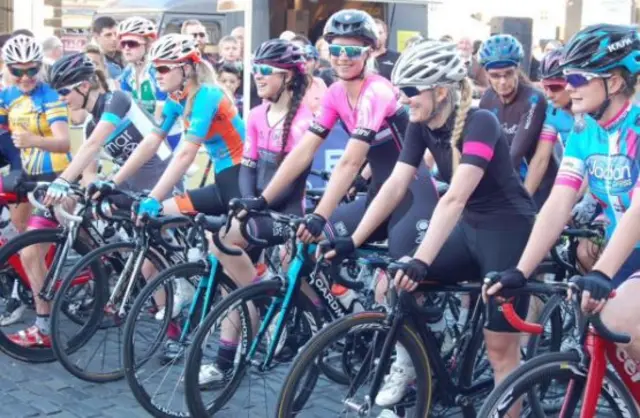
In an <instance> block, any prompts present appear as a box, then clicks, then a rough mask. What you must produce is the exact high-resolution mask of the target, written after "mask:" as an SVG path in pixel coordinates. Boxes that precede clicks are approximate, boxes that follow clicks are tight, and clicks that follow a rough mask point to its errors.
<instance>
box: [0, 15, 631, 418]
mask: <svg viewBox="0 0 640 418" xmlns="http://www.w3.org/2000/svg"><path fill="white" fill-rule="evenodd" d="M92 30H93V37H94V40H95V43H96V45H95V46H94V45H91V46H88V47H87V48H86V50H85V51H84V52H83V53H74V54H70V55H66V56H62V55H61V53H62V51H61V44H60V43H59V42H56V39H54V38H49V39H46V40H45V41H44V42H39V41H37V40H36V39H34V38H33V36H32V34H29V33H13V34H11V35H8V36H6V37H5V38H3V41H4V43H3V47H2V60H3V64H4V71H3V74H4V75H5V77H4V78H3V88H2V91H1V92H0V125H2V126H3V127H4V128H5V132H6V134H5V136H3V137H2V138H0V143H2V147H3V148H2V149H0V153H2V155H3V157H4V158H5V159H6V160H7V161H8V163H10V165H11V168H12V170H21V171H22V172H23V175H24V176H27V178H29V179H34V180H44V181H51V182H52V183H51V186H50V187H49V189H48V192H47V196H46V198H45V202H46V203H47V204H48V205H56V204H59V203H62V202H64V201H65V199H66V198H67V196H68V195H69V190H70V187H71V184H72V183H75V182H77V181H78V180H79V179H81V181H82V183H83V184H84V185H88V184H90V183H92V182H94V181H96V165H95V164H93V163H92V164H87V161H94V160H95V158H96V156H97V155H98V154H99V152H100V150H101V149H104V150H106V151H107V152H108V153H110V154H111V155H112V156H113V157H114V158H117V159H120V160H121V161H122V167H121V169H120V170H119V171H118V172H117V173H116V174H115V175H114V176H113V177H112V178H110V179H109V181H110V182H112V183H113V184H114V185H119V186H123V187H127V188H129V189H131V190H135V191H142V190H147V189H148V190H150V192H149V194H148V197H147V198H145V199H144V200H143V201H142V202H141V204H140V207H139V209H138V212H137V215H143V214H145V215H148V216H158V215H160V214H177V213H193V212H202V213H206V214H211V215H218V214H224V213H226V212H227V207H228V202H229V201H230V200H231V199H232V198H241V200H240V202H241V204H242V205H244V207H245V208H246V209H247V210H255V211H259V210H264V209H267V208H269V209H272V210H275V211H281V212H284V213H290V214H295V215H299V216H303V215H304V209H303V205H302V202H303V199H304V194H305V179H306V177H307V174H308V170H309V167H310V164H311V162H312V160H313V158H314V156H315V154H316V152H317V151H318V149H319V148H320V147H321V145H322V143H323V140H324V139H325V138H326V137H327V136H328V135H329V133H330V131H331V130H332V129H333V128H334V126H336V125H337V124H338V123H339V122H340V123H341V124H342V125H343V128H344V129H345V130H346V132H347V133H348V139H346V141H345V151H344V154H343V155H342V157H341V158H340V160H339V162H338V163H337V165H336V166H335V169H334V170H333V172H332V174H331V178H330V180H329V182H328V184H327V187H326V191H325V193H324V195H323V197H322V199H321V200H320V202H319V203H318V205H317V207H315V209H314V211H313V212H312V213H310V214H307V215H306V217H305V222H304V224H303V225H302V226H301V227H300V230H299V231H298V235H299V237H300V239H302V240H303V241H305V242H315V241H319V240H328V242H329V246H330V247H331V248H332V252H331V253H329V254H328V255H327V257H328V258H329V259H332V258H333V259H340V258H341V257H344V256H347V255H348V254H350V253H351V252H353V251H354V249H355V248H357V247H359V246H361V245H362V244H363V243H366V242H370V241H382V240H386V241H387V242H388V245H389V253H390V254H391V255H392V256H393V257H395V258H398V259H400V260H401V262H402V269H401V270H400V271H399V272H398V274H397V275H396V276H395V278H394V280H395V283H396V286H398V287H399V288H402V289H405V290H409V291H412V290H415V289H416V288H417V286H418V284H419V283H420V282H421V281H424V280H426V279H429V280H441V281H452V280H456V281H460V280H477V279H480V278H483V277H485V276H486V275H487V273H489V272H491V271H498V272H502V273H501V274H498V275H496V276H495V281H494V283H493V285H492V286H491V288H490V289H488V290H486V291H487V292H488V293H495V292H497V291H498V290H499V289H500V288H502V287H506V288H516V287H518V286H523V285H524V283H526V281H527V279H529V278H530V276H531V275H532V274H533V272H534V270H535V267H536V266H537V265H538V264H539V263H540V262H541V261H542V259H543V257H544V256H545V254H547V252H548V251H549V249H550V248H551V247H552V245H553V244H554V243H555V241H556V240H557V238H558V236H559V235H560V233H561V231H562V229H563V228H564V227H565V225H566V223H567V221H571V222H575V223H581V222H585V220H586V222H591V221H592V220H593V219H594V218H595V217H596V216H598V214H599V212H602V214H603V215H602V216H603V217H604V219H606V223H607V239H608V241H609V245H607V246H606V248H605V249H604V251H603V252H602V254H601V255H600V254H599V253H598V252H597V251H592V250H590V249H589V248H588V247H589V246H590V245H591V244H590V243H589V242H584V243H582V246H583V247H587V248H585V249H584V250H583V251H582V252H581V264H582V266H583V267H584V270H585V271H584V272H585V275H584V276H583V277H582V278H581V279H580V281H578V282H577V284H578V285H579V286H580V287H581V289H582V290H584V291H585V299H584V303H583V308H584V309H585V310H586V311H589V312H594V311H599V310H602V309H603V307H604V309H605V314H606V316H605V319H606V320H608V321H610V322H611V323H612V324H616V326H617V327H618V328H616V329H617V330H619V331H625V332H627V333H629V334H631V335H635V336H638V335H639V334H640V333H639V332H638V330H636V329H635V326H633V325H632V324H633V321H630V322H628V323H625V321H623V319H625V318H629V316H630V315H631V313H633V314H635V309H638V308H637V306H638V305H637V304H636V303H634V298H635V294H636V292H635V287H637V286H640V284H639V283H640V281H639V282H636V281H635V280H628V279H629V278H631V279H634V278H636V276H634V272H636V271H638V270H640V252H639V251H640V250H638V248H637V245H638V242H639V241H640V235H639V234H640V233H639V232H638V228H637V222H638V218H639V217H640V214H639V213H638V210H639V209H638V208H640V203H638V202H639V200H638V199H636V201H635V202H634V201H633V200H632V197H633V192H634V191H635V190H637V189H638V187H640V182H639V178H638V177H639V176H638V173H639V170H638V153H637V143H636V142H637V141H636V140H637V133H638V127H637V123H638V120H639V119H638V112H639V111H640V110H639V108H638V107H637V106H636V105H635V104H633V102H632V99H633V95H634V93H635V90H634V88H635V84H636V78H637V74H638V73H640V64H639V62H640V60H638V56H639V55H640V52H639V51H640V38H639V36H638V33H637V31H636V30H635V29H631V28H627V27H623V26H615V25H597V26H595V27H588V28H586V29H583V30H582V31H580V32H579V33H578V34H576V35H575V36H574V37H573V38H572V39H571V40H570V41H569V42H568V43H567V45H566V46H561V45H556V44H553V45H552V44H549V50H548V52H547V53H546V54H545V55H544V57H543V58H542V59H541V61H540V63H539V65H538V69H537V73H538V74H539V79H540V83H539V86H540V87H541V89H539V88H538V87H537V85H535V84H533V83H532V82H531V80H530V78H529V77H527V75H526V74H525V73H524V72H523V70H522V66H523V60H524V49H523V47H522V45H521V43H520V42H519V41H518V40H517V39H516V38H515V37H513V36H511V35H508V34H497V35H493V36H491V37H489V38H488V39H486V40H484V41H483V42H480V43H472V42H471V41H470V40H468V39H461V40H459V42H457V43H454V42H450V41H447V40H438V41H433V40H427V39H414V40H411V44H410V45H409V46H408V48H407V49H406V50H405V51H403V53H402V54H399V53H397V52H395V51H392V50H390V49H389V48H388V46H387V39H388V28H387V26H386V24H385V23H384V22H383V21H379V20H374V19H373V18H372V17H371V16H370V15H368V14H367V13H366V12H363V11H359V10H351V9H347V10H342V11H339V12H337V13H335V14H334V15H333V16H331V18H330V19H329V21H328V22H327V25H326V27H325V30H324V35H323V37H322V38H321V39H320V40H319V41H318V42H316V44H315V45H312V44H311V42H310V41H309V40H308V39H307V38H306V37H304V36H303V35H299V34H294V33H290V32H285V33H283V34H282V35H281V36H280V37H279V38H278V39H273V40H269V41H267V42H264V43H262V44H261V45H259V46H258V48H257V49H256V50H255V51H254V52H253V54H252V62H251V63H245V62H243V60H242V56H243V54H242V46H243V42H242V38H243V36H244V33H243V30H242V28H236V29H234V31H233V32H232V33H231V35H229V36H225V37H223V38H222V39H221V40H220V42H219V44H218V55H212V54H208V53H207V52H206V50H205V47H206V45H207V31H206V29H205V27H204V26H203V25H202V24H201V23H200V22H198V21H197V20H188V21H186V22H184V24H183V26H182V30H181V34H166V35H163V36H160V37H159V36H158V33H157V28H156V26H155V24H154V23H153V22H151V21H149V20H147V19H145V18H142V17H130V18H128V19H126V20H124V21H123V22H121V23H119V24H116V22H115V21H114V20H113V19H110V18H108V17H100V18H98V19H96V21H95V22H94V25H93V28H92ZM613 46H615V47H613ZM249 65H250V66H251V72H252V74H253V83H254V86H253V89H254V90H255V95H256V98H257V101H256V104H255V106H251V107H252V109H251V112H250V114H249V115H241V114H240V113H239V111H240V110H241V109H242V102H243V100H246V98H243V97H242V94H241V92H242V80H243V78H242V73H243V71H248V70H249V68H247V67H248V66H249ZM45 69H46V70H45ZM45 71H46V73H45ZM474 96H478V97H480V101H479V106H478V108H475V107H473V106H472V99H473V97H474ZM67 112H71V115H74V114H75V117H78V119H79V120H82V121H83V122H85V131H84V135H85V141H84V142H83V144H82V146H81V148H80V149H79V150H78V151H76V153H75V155H74V156H73V157H72V155H71V153H70V145H69V130H68V121H69V117H68V116H67ZM123 132H124V133H123ZM123 138H124V139H123ZM125 139H126V140H125ZM5 143H6V144H5ZM165 143H168V144H169V146H170V150H169V155H170V156H171V158H169V157H168V156H166V155H165V156H163V155H162V153H161V152H160V149H161V147H162V146H163V145H164V144H165ZM9 144H12V146H13V147H14V148H13V149H14V150H15V151H11V152H14V154H11V153H10V152H8V151H6V152H5V148H4V147H5V146H9ZM201 146H204V147H205V148H206V150H207V152H208V153H209V156H210V158H211V160H212V162H213V165H214V167H215V178H216V181H215V184H211V185H207V186H205V187H204V188H200V189H195V190H183V186H182V181H181V180H182V178H183V176H184V175H185V173H186V172H187V170H188V169H189V167H190V166H191V164H192V163H193V161H194V159H195V157H196V154H197V152H198V149H199V148H200V147H201ZM15 152H17V154H15ZM15 155H18V156H19V157H20V158H18V160H17V162H14V157H13V156H15ZM17 164H20V165H19V166H18V165H17ZM614 166H615V167H614ZM612 167H613V168H612ZM612 170H614V171H615V175H613V174H611V172H612ZM621 176H622V177H624V178H621ZM434 179H435V180H437V181H439V182H442V183H447V184H449V189H448V191H447V192H446V193H445V194H444V196H443V197H441V198H440V197H439V196H438V193H437V191H436V188H435V187H434V181H433V180H434ZM358 183H365V184H368V189H367V190H368V192H367V194H366V196H362V197H359V198H357V199H356V200H355V201H353V202H351V203H347V204H341V201H342V199H343V198H344V197H345V195H347V194H348V193H349V191H350V189H351V187H352V186H353V185H356V184H358ZM114 187H115V186H114ZM577 202H580V203H579V204H578V205H576V203H577ZM585 212H586V214H585ZM12 215H13V217H12V219H13V222H14V223H15V225H16V227H17V228H18V229H19V230H20V231H24V230H26V229H27V228H39V227H43V226H51V225H56V218H55V213H41V212H38V211H34V212H33V213H32V212H31V208H30V207H29V206H28V204H24V205H19V206H18V207H17V208H15V210H14V213H13V214H12ZM416 225H425V227H424V228H417V227H416ZM427 226H428V228H427ZM251 229H252V235H254V236H256V237H260V238H261V239H264V240H266V241H267V242H268V243H269V245H271V246H276V245H279V244H281V243H282V242H284V240H285V236H284V235H283V234H284V232H283V231H282V230H280V229H278V228H274V226H273V225H272V223H270V222H269V218H266V219H265V220H263V221H261V222H257V221H256V222H254V223H252V224H251ZM222 239H223V241H224V242H225V244H226V246H228V247H236V248H238V249H239V250H241V255H240V256H238V255H229V254H227V253H225V252H222V251H220V249H219V248H217V247H216V246H215V245H213V244H212V248H211V251H212V252H213V253H214V254H215V255H216V257H217V258H218V260H219V261H220V263H221V265H222V266H224V269H225V271H227V272H228V273H229V276H230V277H232V278H233V279H234V280H235V281H236V282H237V283H238V285H239V286H244V285H247V284H250V283H252V282H253V280H254V278H255V277H256V274H257V273H256V268H255V263H256V261H257V260H256V257H255V256H254V254H252V252H251V251H250V248H249V245H248V242H246V241H245V239H244V238H243V236H242V235H241V234H240V232H239V227H238V225H237V224H234V225H233V227H232V229H231V230H230V232H229V233H228V234H226V235H225V236H224V237H222ZM42 251H44V250H43V249H42V248H40V247H35V248H33V249H30V250H29V251H25V253H26V254H23V259H26V260H27V262H25V263H24V264H25V267H27V270H28V271H27V273H28V274H29V278H30V281H31V286H32V291H33V295H34V299H35V302H36V311H37V314H38V316H37V320H36V322H35V324H33V326H31V327H29V328H28V329H26V330H24V331H20V332H18V333H16V334H13V335H11V336H10V339H11V340H12V341H13V342H14V343H16V344H21V345H24V346H28V347H33V346H40V345H45V346H46V345H47V344H50V341H49V337H48V313H49V306H48V303H47V302H46V301H44V300H41V299H40V296H39V290H40V289H39V285H40V286H41V284H42V281H43V278H44V275H45V273H46V269H45V267H44V264H43V261H42V260H43V259H44V257H43V252H42ZM381 282H382V280H381ZM616 287H617V288H618V294H617V297H616V299H614V300H612V301H610V302H608V303H606V305H605V303H604V302H605V300H606V297H607V295H608V294H609V293H610V292H611V291H612V289H614V288H616ZM309 291H310V290H309ZM378 296H379V297H381V296H382V293H381V294H379V295H378ZM176 297H180V295H177V296H176ZM17 304H18V306H15V304H14V305H12V306H11V310H9V311H8V312H6V313H5V314H4V316H3V318H2V320H3V321H4V323H10V322H11V321H13V320H14V319H15V317H16V315H15V312H18V310H19V309H23V307H22V308H21V307H20V306H19V302H17ZM176 306H181V303H176ZM516 307H517V311H518V312H519V313H520V315H521V316H522V317H524V316H526V312H527V309H528V299H527V298H520V299H519V300H518V302H517V303H516ZM8 309H9V308H8ZM463 309H464V308H463ZM636 317H637V316H636ZM636 322H637V321H636ZM237 338H238V336H237V335H233V333H230V335H226V336H225V340H226V341H229V345H228V347H224V348H221V351H220V353H219V356H218V362H217V364H215V365H208V366H207V367H208V369H206V370H203V371H202V380H205V381H206V380H222V379H225V378H227V374H226V371H227V370H228V369H229V367H230V365H231V364H232V363H233V359H234V356H235V346H234V344H236V343H237ZM485 340H486V347H487V352H488V357H489V360H490V362H491V365H492V367H493V370H494V376H495V380H496V381H498V382H499V381H501V380H503V379H504V378H505V377H506V376H507V374H508V373H509V372H511V371H512V370H513V369H515V368H516V367H517V366H518V365H519V364H520V338H519V334H518V333H517V332H515V330H514V329H513V328H512V327H511V326H510V325H509V324H508V323H507V322H506V321H505V319H504V317H503V316H502V314H501V312H499V311H498V310H497V309H496V310H495V311H494V312H491V314H490V318H489V321H488V324H487V326H486V329H485ZM632 341H634V344H636V345H637V344H638V343H637V341H640V339H634V340H632ZM633 348H634V349H635V350H636V351H634V352H640V349H638V347H635V346H634V347H633ZM225 350H226V351H225ZM396 353H397V356H396V357H395V361H394V364H393V365H392V367H391V372H390V374H389V375H388V376H387V377H386V378H385V383H384V385H383V388H382V389H381V390H380V392H379V394H378V397H377V398H376V399H375V402H376V403H377V404H378V405H380V406H384V407H392V406H393V405H394V404H396V403H397V402H399V401H400V399H401V398H402V397H403V396H404V393H405V390H406V387H407V385H408V384H409V383H410V382H411V381H412V380H413V379H414V378H415V373H414V372H413V369H412V365H411V362H410V358H409V356H408V354H407V352H406V350H405V349H404V348H403V347H402V346H401V345H397V346H396ZM516 412H517V411H514V416H517V413H516Z"/></svg>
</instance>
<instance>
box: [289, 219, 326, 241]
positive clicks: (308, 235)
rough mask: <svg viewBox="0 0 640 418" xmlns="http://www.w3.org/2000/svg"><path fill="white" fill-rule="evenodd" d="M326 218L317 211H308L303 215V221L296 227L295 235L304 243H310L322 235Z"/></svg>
mask: <svg viewBox="0 0 640 418" xmlns="http://www.w3.org/2000/svg"><path fill="white" fill-rule="evenodd" d="M326 224H327V220H326V219H325V218H323V217H322V216H321V215H318V214H317V213H310V214H308V215H307V216H305V217H304V222H303V223H302V224H301V225H300V226H299V227H298V232H297V233H296V235H297V236H298V238H299V239H300V240H301V241H302V242H304V243H307V244H309V243H312V242H315V241H316V240H317V238H319V237H320V236H321V235H322V232H323V231H324V227H325V225H326Z"/></svg>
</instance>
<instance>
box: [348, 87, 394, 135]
mask: <svg viewBox="0 0 640 418" xmlns="http://www.w3.org/2000/svg"><path fill="white" fill-rule="evenodd" d="M397 103H398V99H397V97H396V95H395V93H394V91H393V88H391V86H389V85H387V84H384V83H381V82H377V81H374V82H373V83H371V84H369V85H368V86H367V87H366V88H365V91H364V92H362V94H361V97H360V101H359V103H358V114H357V119H356V123H355V129H354V131H353V132H352V133H351V137H352V138H354V139H359V140H361V141H365V142H371V141H373V140H374V139H375V137H376V134H377V133H378V131H379V130H380V128H381V127H382V125H383V124H384V122H385V119H386V117H387V115H388V114H390V112H389V107H390V106H394V108H395V107H396V106H397Z"/></svg>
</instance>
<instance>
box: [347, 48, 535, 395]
mask: <svg viewBox="0 0 640 418" xmlns="http://www.w3.org/2000/svg"><path fill="white" fill-rule="evenodd" d="M461 61H462V59H461V58H460V56H459V55H458V52H457V50H456V46H455V44H452V43H442V42H423V43H419V44H417V45H414V46H413V47H411V48H410V49H408V50H406V51H405V52H404V53H403V54H402V55H401V56H400V59H399V60H398V62H397V63H396V67H395V68H394V71H393V74H392V81H393V83H394V84H395V85H396V86H398V87H399V88H400V90H401V91H402V92H403V93H404V96H405V97H404V100H403V101H404V103H406V104H407V105H408V106H409V109H410V110H409V117H410V121H411V123H410V124H409V127H408V128H407V132H406V134H405V144H404V148H403V150H402V154H401V155H400V158H399V162H398V164H397V165H396V168H395V171H394V175H392V177H391V179H390V180H389V181H388V182H392V183H391V184H385V185H384V186H383V189H382V190H384V193H385V194H384V195H383V196H381V197H380V199H376V201H374V204H372V205H371V208H370V210H369V211H368V212H367V214H366V215H365V217H364V219H363V220H362V222H361V224H360V226H359V227H358V229H357V231H356V232H355V233H354V234H353V237H352V242H351V243H347V245H356V246H357V245H360V244H361V243H362V242H363V241H364V239H365V238H366V237H367V236H368V235H369V234H370V233H371V231H373V230H374V228H375V227H376V225H377V224H378V223H379V222H380V220H381V219H383V218H384V216H386V214H387V213H388V212H389V208H388V206H387V204H386V202H385V201H384V200H385V198H387V199H389V200H392V199H395V200H396V201H397V196H402V194H403V193H404V190H405V189H406V184H407V179H409V178H410V177H411V176H412V175H413V173H414V172H415V169H416V167H418V165H419V164H420V160H421V157H422V156H423V154H424V152H425V150H426V149H429V151H431V154H432V155H433V157H434V159H435V162H436V164H437V165H438V168H439V172H440V175H441V176H442V177H443V179H444V180H445V181H446V182H447V183H449V184H450V188H449V190H448V191H447V193H446V194H445V195H444V196H443V197H442V198H441V199H440V201H439V202H438V204H437V206H436V208H435V210H434V212H433V216H432V217H431V221H430V223H429V229H428V230H427V231H426V235H425V237H424V239H423V240H422V242H421V243H420V245H419V247H418V249H417V251H416V252H415V254H414V255H413V258H412V259H404V260H402V261H403V264H402V265H403V268H402V269H401V271H399V272H398V273H397V275H396V276H395V283H396V286H398V287H400V288H402V289H406V290H415V289H416V287H417V286H418V283H419V282H421V281H423V280H425V279H429V280H438V281H447V282H458V281H472V280H479V279H481V278H483V277H484V275H485V274H486V273H488V272H489V271H492V270H493V269H496V268H497V267H500V266H508V265H510V262H511V263H512V262H513V260H516V259H517V258H518V257H519V256H520V254H521V251H522V249H523V248H524V245H525V243H526V241H527V238H528V236H529V232H530V231H531V226H532V225H533V219H534V215H535V207H534V204H533V202H532V200H531V198H530V197H529V195H528V194H527V192H526V191H525V190H524V188H523V186H522V183H521V182H520V180H519V179H518V175H517V174H516V172H515V171H514V169H513V163H512V159H511V158H510V155H509V145H508V142H507V140H506V138H505V135H504V132H503V130H502V129H501V128H500V123H499V122H498V120H497V118H496V117H495V115H494V114H492V113H491V112H488V111H486V110H483V109H470V106H471V99H472V87H471V84H470V82H469V80H468V78H466V69H465V67H464V65H463V64H462V62H461ZM458 90H459V91H460V97H461V99H460V104H459V105H458V106H457V107H456V103H455V97H456V92H457V91H458ZM381 193H382V191H381ZM339 245H343V244H339ZM527 302H528V301H527V299H525V298H523V299H521V300H520V301H517V303H516V309H517V310H518V311H519V312H521V313H526V312H527V305H528V303H527ZM484 334H485V340H486V344H487V351H488V356H489V360H490V361H491V365H492V366H493V369H494V375H495V380H496V381H500V380H502V379H504V378H505V377H506V375H507V374H508V373H509V372H510V371H511V370H513V369H514V368H516V367H517V366H518V365H519V362H520V338H519V334H518V333H516V332H514V330H513V329H512V328H511V327H510V326H509V325H508V324H507V322H506V320H505V319H504V318H503V317H502V315H501V314H500V313H499V312H498V311H495V312H491V314H490V317H489V323H488V326H487V328H486V329H485V331H484ZM397 352H398V356H397V359H396V362H395V364H394V367H393V368H392V373H391V375H390V376H389V377H388V378H387V381H386V383H385V386H384V388H383V389H384V390H382V391H381V392H380V393H379V394H378V397H377V399H376V402H377V403H378V404H381V406H388V405H392V404H394V403H396V402H398V401H399V400H400V399H401V398H402V396H403V395H404V392H405V387H406V385H407V383H408V382H409V381H410V380H411V379H412V377H413V376H415V372H414V371H413V366H412V365H411V361H410V359H409V358H408V354H407V353H406V351H405V350H403V349H402V347H401V346H398V347H397Z"/></svg>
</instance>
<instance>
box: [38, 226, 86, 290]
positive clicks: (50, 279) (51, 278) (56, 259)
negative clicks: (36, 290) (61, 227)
mask: <svg viewBox="0 0 640 418" xmlns="http://www.w3.org/2000/svg"><path fill="white" fill-rule="evenodd" d="M79 227H80V224H78V223H76V222H70V224H69V232H68V234H67V239H66V240H65V242H64V245H63V246H62V248H61V249H60V251H59V252H58V251H56V253H55V254H54V256H53V265H52V266H51V268H50V269H49V271H48V272H47V274H46V276H45V279H44V287H43V289H42V290H41V291H40V294H39V296H40V298H41V299H42V300H45V301H47V302H50V301H52V300H53V297H54V296H55V292H56V284H57V283H58V278H59V277H60V276H61V274H62V267H63V264H64V262H65V261H66V259H67V255H68V254H69V250H70V248H71V244H72V243H73V242H75V240H76V237H77V236H78V229H79Z"/></svg>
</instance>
